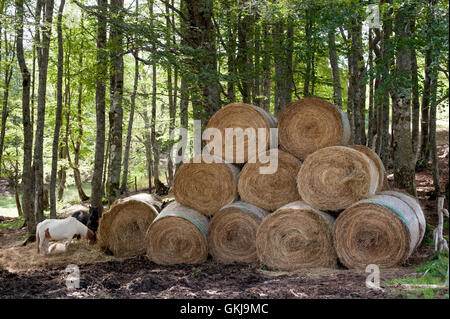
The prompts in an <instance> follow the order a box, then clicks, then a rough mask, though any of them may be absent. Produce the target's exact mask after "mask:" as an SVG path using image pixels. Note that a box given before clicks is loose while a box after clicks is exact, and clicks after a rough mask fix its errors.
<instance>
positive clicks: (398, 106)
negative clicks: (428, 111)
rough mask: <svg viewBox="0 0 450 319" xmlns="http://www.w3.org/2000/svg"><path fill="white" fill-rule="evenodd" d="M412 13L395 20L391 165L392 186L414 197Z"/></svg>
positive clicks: (402, 12) (404, 12)
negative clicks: (396, 44)
mask: <svg viewBox="0 0 450 319" xmlns="http://www.w3.org/2000/svg"><path fill="white" fill-rule="evenodd" d="M410 14H411V10H410V8H409V6H408V5H403V6H402V7H400V8H399V9H398V11H397V13H396V17H395V36H396V38H397V39H396V40H397V41H396V42H397V43H400V45H399V48H398V49H397V60H396V66H395V69H394V78H395V79H396V81H395V83H394V87H393V89H392V92H391V95H392V103H393V105H392V108H393V117H392V125H393V135H394V136H393V163H394V183H395V186H396V187H398V188H400V189H405V190H407V191H408V192H409V193H410V194H412V195H414V196H417V192H416V183H415V170H414V156H413V152H412V144H411V115H410V107H411V74H410V72H411V57H410V49H409V48H408V47H407V46H406V45H405V40H406V39H408V38H409V37H410V36H411V29H410V27H411V25H410V18H409V17H410Z"/></svg>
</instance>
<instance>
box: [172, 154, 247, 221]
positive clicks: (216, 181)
mask: <svg viewBox="0 0 450 319" xmlns="http://www.w3.org/2000/svg"><path fill="white" fill-rule="evenodd" d="M213 161H216V162H213ZM238 175H239V169H238V168H237V167H235V166H234V165H233V164H230V163H227V162H225V161H224V160H222V159H221V158H219V157H217V156H211V155H198V156H197V157H195V158H193V159H191V160H190V161H189V163H184V164H183V165H181V167H180V168H179V169H178V170H177V172H176V174H175V179H174V186H173V194H174V196H175V200H176V201H177V202H178V203H180V204H181V205H183V206H187V207H191V208H193V209H195V210H197V211H199V212H201V213H202V214H205V215H207V216H211V215H213V214H214V213H215V212H217V211H218V210H219V209H220V208H222V207H223V206H225V205H226V204H229V203H231V202H233V201H234V200H236V199H237V196H238V193H237V185H238Z"/></svg>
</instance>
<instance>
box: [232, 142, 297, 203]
mask: <svg viewBox="0 0 450 319" xmlns="http://www.w3.org/2000/svg"><path fill="white" fill-rule="evenodd" d="M262 155H264V156H265V157H264V158H268V159H269V160H270V162H273V161H275V157H278V168H277V170H276V172H275V173H273V174H261V172H260V168H261V167H266V166H268V165H269V164H267V163H265V164H263V163H261V161H260V160H259V159H260V158H261V157H260V156H258V159H254V160H252V161H249V162H248V163H247V164H245V166H244V168H243V169H242V171H241V173H240V174H239V183H238V191H239V195H240V196H241V198H242V200H243V201H245V202H248V203H251V204H254V205H256V206H258V207H261V208H264V209H266V210H268V211H274V210H277V209H278V208H280V207H281V206H283V205H285V204H287V203H290V202H294V201H297V200H300V195H299V193H298V191H297V180H296V178H297V174H298V171H299V170H300V166H301V162H300V161H299V160H298V159H297V158H296V157H295V156H293V155H291V154H289V153H286V152H283V151H281V150H272V152H270V151H265V152H263V154H262ZM270 162H269V163H270Z"/></svg>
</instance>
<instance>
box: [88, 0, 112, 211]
mask: <svg viewBox="0 0 450 319" xmlns="http://www.w3.org/2000/svg"><path fill="white" fill-rule="evenodd" d="M107 4H108V1H107V0H98V1H97V5H98V7H99V13H100V15H99V16H98V20H97V69H96V74H97V83H96V89H95V114H96V127H97V128H96V136H95V159H94V173H93V175H92V194H91V205H92V208H93V209H95V210H96V211H97V212H98V214H99V217H101V215H102V212H103V204H102V197H103V179H102V173H103V164H104V160H105V107H106V106H105V103H106V101H105V95H106V85H105V80H104V79H103V78H102V75H103V74H104V73H105V72H106V70H105V69H106V68H105V64H104V61H105V60H106V59H107V55H106V54H105V47H106V8H107Z"/></svg>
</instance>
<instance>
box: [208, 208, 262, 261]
mask: <svg viewBox="0 0 450 319" xmlns="http://www.w3.org/2000/svg"><path fill="white" fill-rule="evenodd" d="M268 214H269V212H267V211H265V210H264V209H262V208H259V207H257V206H255V205H252V204H249V203H245V202H242V201H239V202H235V203H232V204H230V205H227V206H225V207H223V208H222V209H221V210H220V211H218V212H217V213H216V214H215V215H214V217H213V218H212V220H211V224H210V226H209V230H208V246H209V252H210V254H211V256H212V257H213V258H214V260H215V261H217V262H220V263H224V264H230V263H233V262H241V263H252V262H256V261H257V260H258V258H257V256H256V246H255V240H256V231H257V230H258V226H259V224H260V223H261V221H262V220H263V219H264V217H266V216H267V215H268Z"/></svg>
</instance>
